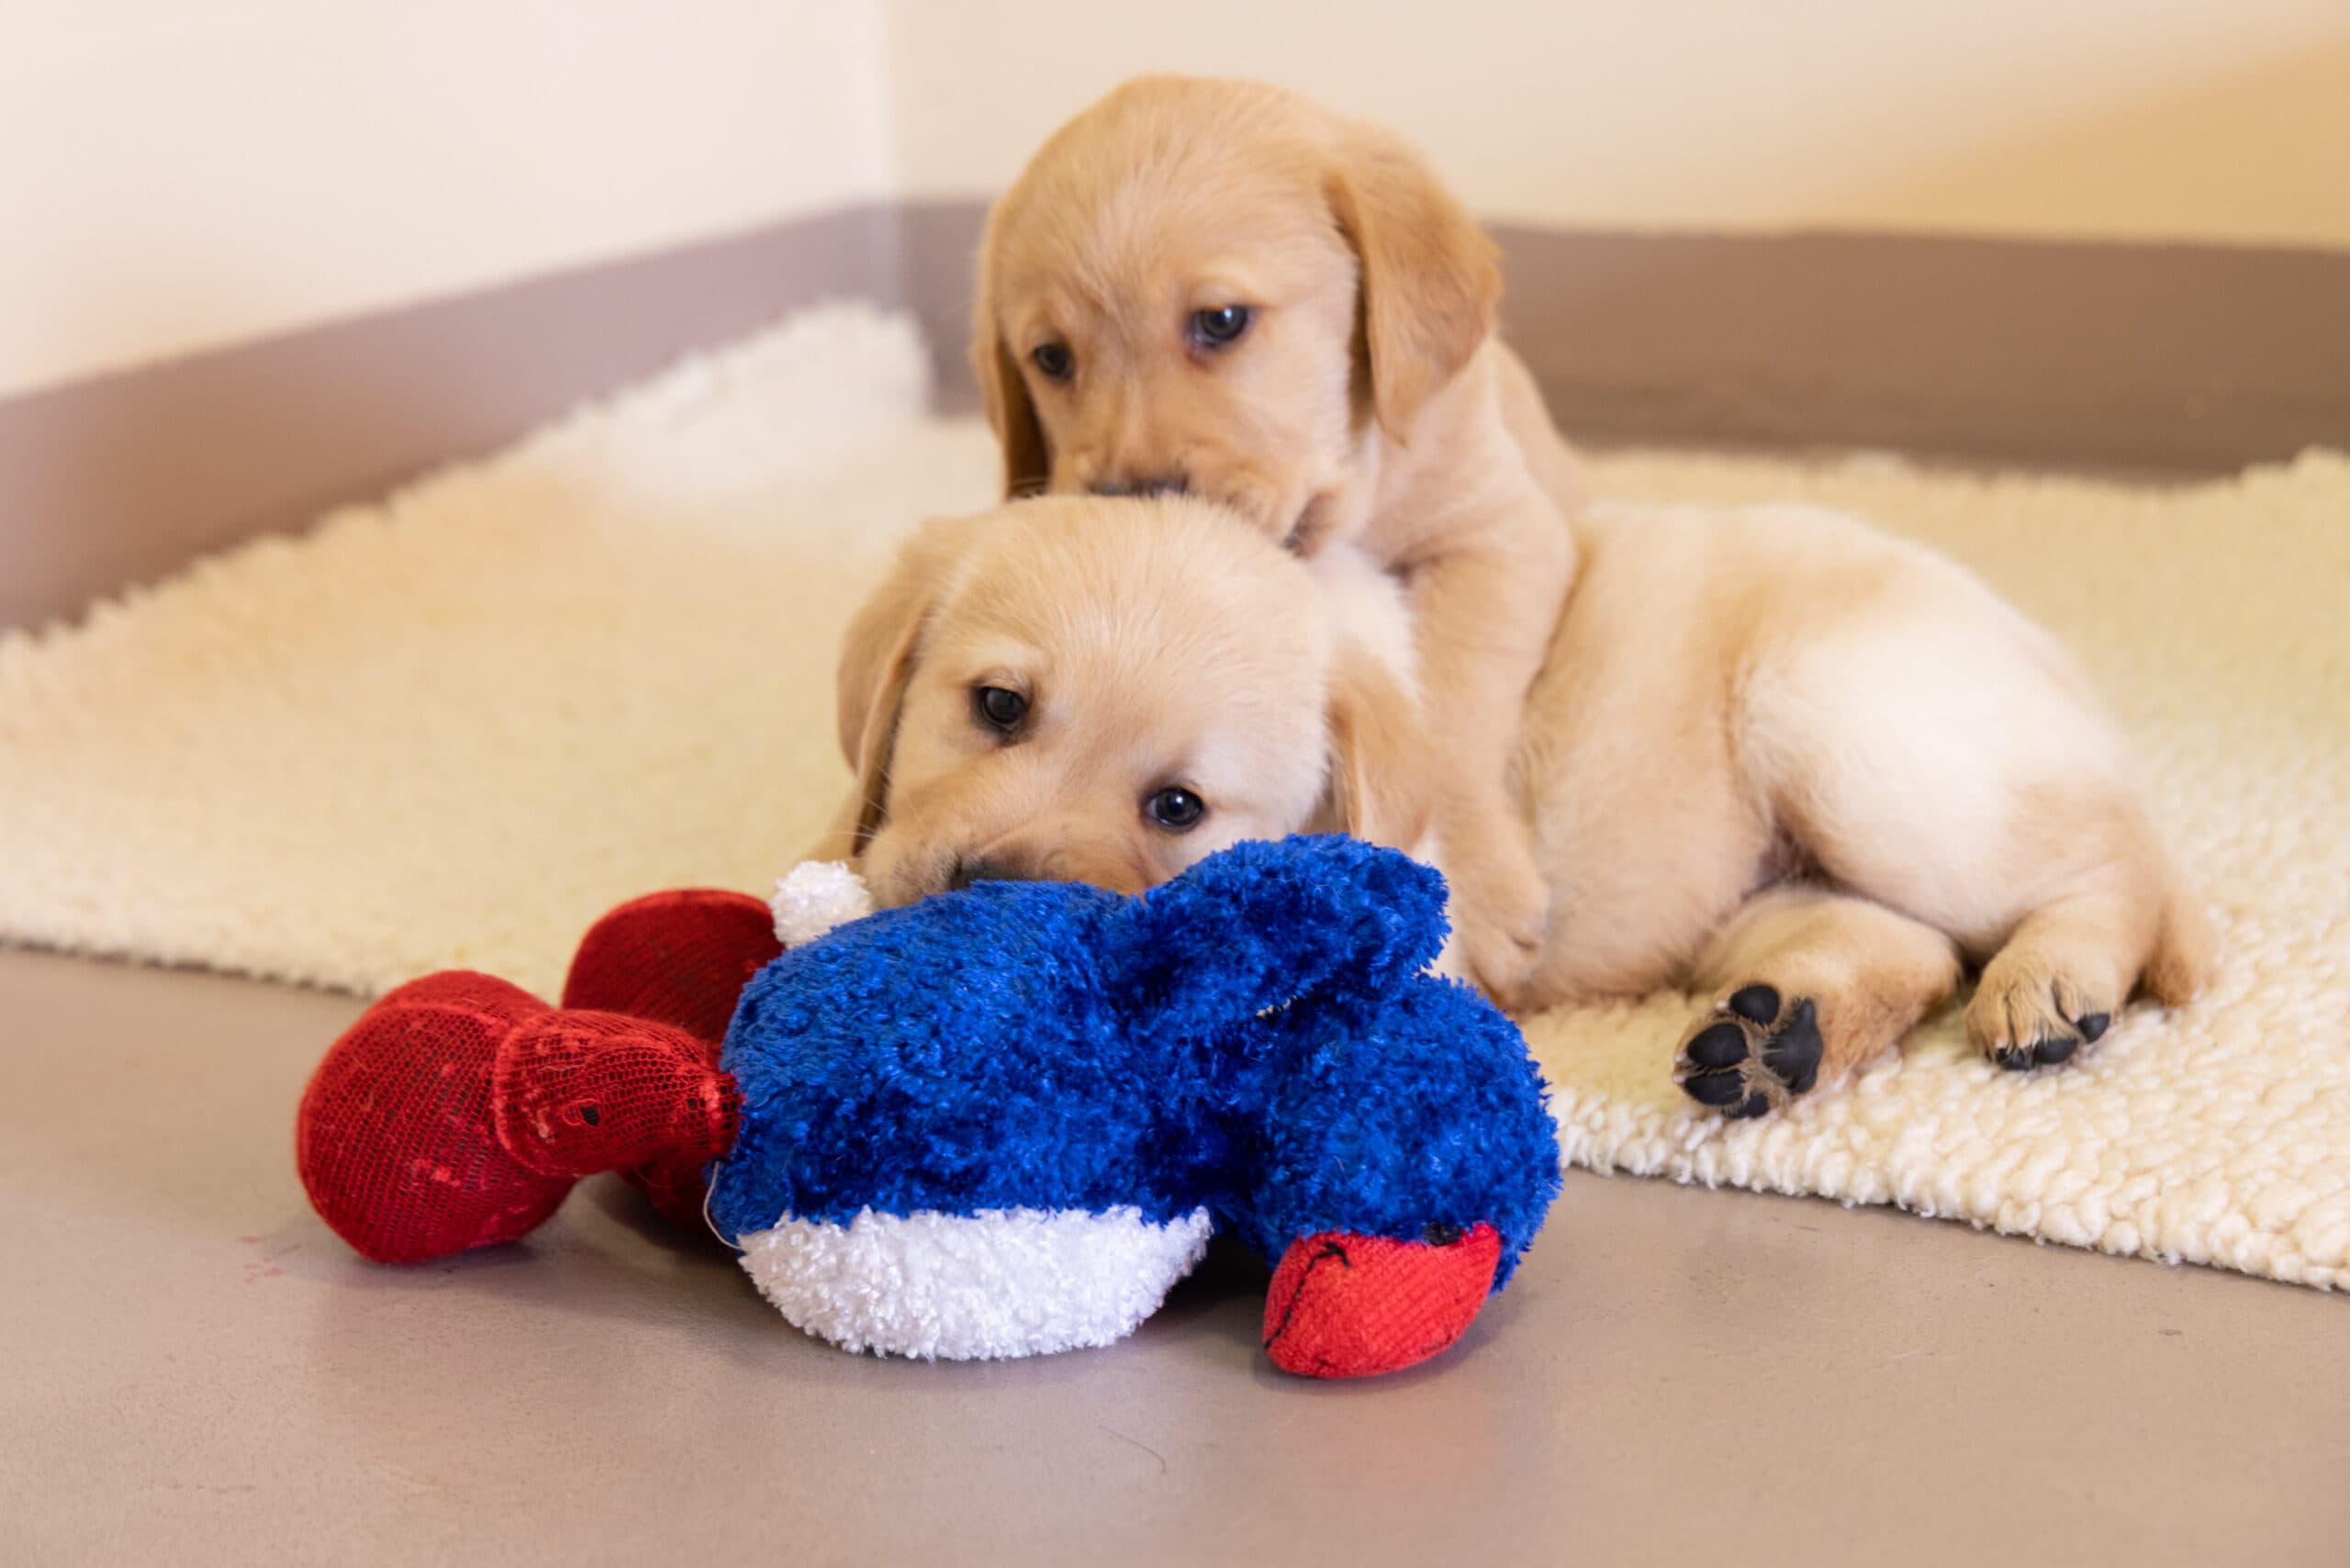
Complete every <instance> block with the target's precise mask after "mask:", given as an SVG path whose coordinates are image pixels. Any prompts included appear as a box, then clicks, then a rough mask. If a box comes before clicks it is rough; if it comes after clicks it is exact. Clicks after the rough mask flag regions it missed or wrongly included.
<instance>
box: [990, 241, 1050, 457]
mask: <svg viewBox="0 0 2350 1568" xmlns="http://www.w3.org/2000/svg"><path fill="white" fill-rule="evenodd" d="M996 245H997V240H996V219H995V218H994V217H993V216H992V215H991V216H990V218H989V219H988V231H987V237H986V238H985V239H984V240H983V241H980V245H979V298H978V303H977V304H976V305H975V306H974V307H973V308H972V310H971V375H972V376H973V377H974V378H975V379H977V380H978V382H979V402H980V404H981V406H982V407H984V408H985V409H987V416H988V425H989V427H990V429H992V430H993V431H995V438H996V442H997V444H998V445H1000V446H1001V447H1002V449H1003V493H1004V497H1005V498H1006V499H1012V498H1017V497H1020V496H1029V495H1035V494H1036V493H1038V492H1040V491H1042V490H1043V489H1045V488H1046V486H1047V485H1049V484H1050V483H1051V481H1052V475H1053V460H1052V454H1051V453H1050V451H1049V450H1048V449H1047V448H1046V444H1045V427H1044V426H1043V425H1042V424H1040V423H1038V422H1037V419H1036V405H1035V403H1034V402H1032V401H1031V400H1030V399H1029V397H1028V383H1027V380H1026V378H1025V377H1024V376H1023V375H1021V374H1020V358H1019V356H1018V355H1017V354H1015V353H1013V350H1012V345H1011V344H1010V343H1008V342H1005V341H1004V337H1003V329H1002V325H1001V323H1000V322H999V321H998V320H997V319H996V285H995V274H996V261H995V252H996Z"/></svg>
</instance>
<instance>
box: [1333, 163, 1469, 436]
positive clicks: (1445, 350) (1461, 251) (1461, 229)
mask: <svg viewBox="0 0 2350 1568" xmlns="http://www.w3.org/2000/svg"><path fill="white" fill-rule="evenodd" d="M1328 189H1329V202H1330V210H1331V213H1332V215H1333V216H1334V217H1335V218H1337V224H1338V231H1339V232H1340V233H1341V234H1343V235H1345V236H1346V239H1347V242H1348V244H1349V245H1352V246H1353V247H1354V251H1355V256H1356V258H1357V260H1358V261H1359V262H1360V264H1361V267H1362V305H1361V308H1362V352H1363V353H1365V354H1366V355H1367V356H1368V358H1369V361H1370V371H1371V406H1372V409H1373V410H1374V412H1376V413H1377V415H1378V417H1379V422H1380V425H1381V426H1382V428H1383V429H1385V431H1387V433H1388V434H1390V435H1392V436H1394V437H1395V438H1397V439H1398V440H1402V439H1403V438H1404V434H1405V432H1406V431H1408V430H1409V429H1410V426H1411V422H1412V419H1413V417H1414V416H1415V415H1416V414H1417V413H1418V412H1419V410H1420V407H1421V405H1422V404H1423V403H1425V402H1427V399H1428V398H1429V397H1430V396H1431V395H1433V394H1434V393H1435V392H1436V391H1437V390H1438V388H1439V387H1441V386H1444V384H1445V383H1447V382H1448V381H1450V380H1451V379H1452V378H1453V377H1454V376H1456V375H1460V372H1461V370H1462V369H1463V368H1464V367H1465V366H1466V365H1467V364H1468V363H1469V360H1470V357H1471V356H1472V355H1473V354H1474V353H1476V352H1477V348H1478V345H1479V344H1481V343H1483V342H1484V341H1485V339H1486V337H1487V336H1488V335H1489V334H1490V333H1491V332H1492V331H1493V330H1494V309H1495V308H1496V307H1497V306H1499V305H1500V303H1501V297H1502V269H1501V259H1500V251H1499V249H1498V248H1497V247H1496V246H1495V245H1494V242H1493V241H1492V240H1491V239H1490V238H1489V237H1487V235H1486V233H1485V231H1484V230H1482V229H1480V228H1478V227H1477V223H1476V220H1475V219H1473V218H1471V217H1470V216H1469V213H1468V210H1467V209H1466V208H1464V207H1462V206H1461V205H1460V202H1459V201H1458V200H1456V199H1455V198H1454V196H1453V195H1452V193H1451V192H1450V191H1448V190H1447V189H1445V188H1444V185H1443V184H1442V182H1440V181H1438V179H1437V177H1436V174H1435V173H1434V172H1433V171H1432V170H1430V169H1429V167H1428V166H1427V162H1425V161H1424V160H1423V159H1422V158H1421V157H1420V155H1419V154H1418V153H1416V152H1415V151H1412V149H1411V148H1409V147H1407V146H1405V145H1404V143H1403V142H1402V141H1400V140H1397V139H1395V138H1394V137H1392V136H1390V135H1388V134H1387V133H1385V132H1383V131H1377V130H1371V129H1364V130H1360V131H1358V132H1357V133H1355V135H1354V136H1353V138H1352V140H1351V141H1350V142H1349V144H1348V151H1347V153H1346V154H1345V155H1344V156H1343V157H1342V158H1341V159H1340V161H1339V162H1338V164H1337V167H1336V168H1335V169H1334V170H1333V171H1332V172H1331V174H1330V175H1329V179H1328Z"/></svg>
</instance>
